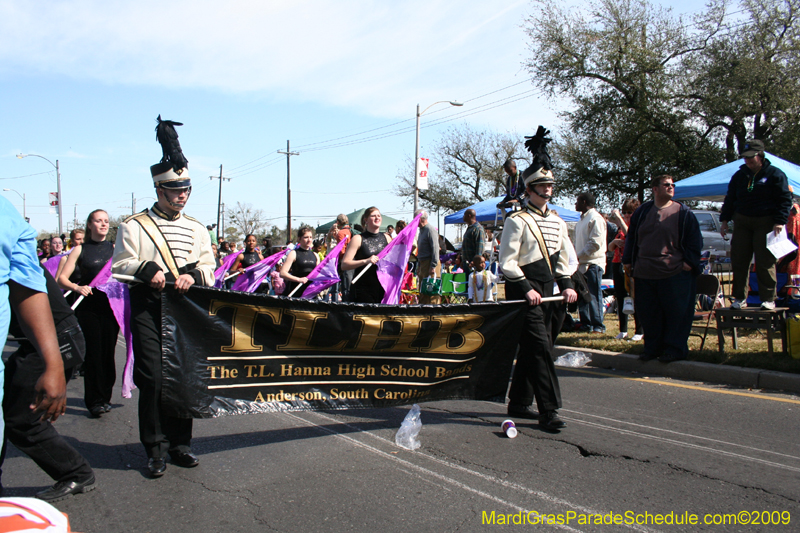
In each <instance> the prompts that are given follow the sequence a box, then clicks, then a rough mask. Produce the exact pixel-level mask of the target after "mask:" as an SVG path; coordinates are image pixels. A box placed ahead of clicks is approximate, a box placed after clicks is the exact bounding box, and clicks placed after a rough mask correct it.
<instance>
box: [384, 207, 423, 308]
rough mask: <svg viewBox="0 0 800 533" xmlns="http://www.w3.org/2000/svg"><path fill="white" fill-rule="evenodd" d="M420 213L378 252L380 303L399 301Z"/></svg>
mask: <svg viewBox="0 0 800 533" xmlns="http://www.w3.org/2000/svg"><path fill="white" fill-rule="evenodd" d="M421 214H422V213H420V215H421ZM420 215H417V216H416V217H414V220H412V221H411V223H410V224H409V225H408V226H406V227H405V228H403V231H401V232H400V233H398V234H397V237H395V238H394V240H393V241H392V242H390V243H389V244H387V245H386V248H384V249H383V250H381V252H380V253H379V254H378V264H377V265H376V267H377V268H378V281H380V282H381V286H383V290H384V295H383V300H381V303H382V304H390V305H397V304H398V302H399V301H400V286H401V285H402V284H403V274H405V271H406V265H408V256H409V255H411V247H412V246H414V238H415V237H416V236H417V228H418V227H419V217H420Z"/></svg>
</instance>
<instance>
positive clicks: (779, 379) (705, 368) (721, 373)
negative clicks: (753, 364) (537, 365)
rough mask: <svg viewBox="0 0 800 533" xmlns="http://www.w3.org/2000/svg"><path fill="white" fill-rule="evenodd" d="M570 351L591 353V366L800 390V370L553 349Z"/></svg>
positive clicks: (563, 350) (560, 352) (559, 352)
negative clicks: (799, 371)
mask: <svg viewBox="0 0 800 533" xmlns="http://www.w3.org/2000/svg"><path fill="white" fill-rule="evenodd" d="M568 352H584V353H587V354H591V356H592V360H591V361H590V362H589V366H594V367H598V368H611V369H615V370H623V371H628V372H631V371H635V372H640V373H642V374H653V375H657V376H664V377H668V378H675V379H683V380H689V381H705V382H708V383H718V384H722V385H732V386H736V387H748V388H753V389H770V390H779V391H784V392H793V393H800V374H790V373H788V372H775V371H773V370H759V369H757V368H744V367H741V366H728V365H717V364H713V363H701V362H698V361H675V362H674V363H669V364H664V363H660V362H659V361H657V360H653V361H647V362H643V361H640V360H639V356H638V355H630V354H625V353H617V352H607V351H604V350H594V349H592V348H577V347H575V346H560V345H556V346H555V348H554V349H553V355H554V356H555V357H558V356H560V355H563V354H565V353H568ZM564 368H565V367H564Z"/></svg>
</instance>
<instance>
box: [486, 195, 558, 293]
mask: <svg viewBox="0 0 800 533" xmlns="http://www.w3.org/2000/svg"><path fill="white" fill-rule="evenodd" d="M537 227H538V229H539V231H540V232H541V239H542V241H543V242H544V246H545V247H546V248H547V249H546V250H542V247H541V246H540V240H539V238H537V235H536V233H538V232H536V233H535V230H536V228H537ZM571 248H572V242H571V241H570V240H569V234H568V233H567V224H566V223H565V222H564V221H563V220H562V219H561V218H559V217H558V216H557V215H556V214H554V213H553V212H552V211H550V210H548V211H546V212H544V213H542V212H541V211H539V209H537V208H536V207H533V206H531V205H530V204H527V205H526V206H525V209H524V210H520V211H517V212H516V213H513V214H512V215H510V216H509V217H508V218H506V221H505V225H504V227H503V233H502V236H501V237H500V258H499V264H500V268H501V269H502V271H503V276H504V277H505V279H506V283H511V284H519V288H520V289H521V290H522V292H523V293H527V292H528V291H529V290H531V289H533V288H534V287H533V286H532V285H531V284H530V283H529V280H530V281H534V282H537V284H538V285H541V286H543V285H544V284H546V283H548V282H552V281H553V280H555V281H556V282H558V286H559V288H560V289H561V290H562V291H563V290H564V289H571V288H573V285H572V279H571V278H570V274H571V272H572V269H571V268H570V266H569V255H570V249H571ZM573 253H574V252H573ZM545 254H546V255H545ZM548 257H549V259H550V260H549V261H548V260H547V258H548ZM551 265H552V269H553V270H551Z"/></svg>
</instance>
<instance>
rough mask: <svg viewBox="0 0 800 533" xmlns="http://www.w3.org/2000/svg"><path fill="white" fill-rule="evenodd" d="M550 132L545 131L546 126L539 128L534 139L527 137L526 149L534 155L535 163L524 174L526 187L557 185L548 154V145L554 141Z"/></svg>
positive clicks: (523, 178)
mask: <svg viewBox="0 0 800 533" xmlns="http://www.w3.org/2000/svg"><path fill="white" fill-rule="evenodd" d="M549 134H550V130H547V129H545V127H544V126H539V129H538V130H536V135H534V136H533V137H525V138H526V139H528V140H527V141H525V148H527V149H528V151H529V152H530V153H532V154H533V162H532V163H531V165H530V166H529V167H528V168H526V169H525V172H523V173H522V180H523V181H524V182H525V186H526V187H527V186H528V185H539V184H540V183H555V182H556V179H555V177H554V176H553V163H552V162H551V161H550V154H548V153H547V143H549V142H550V141H552V139H549V138H548V137H547V135H549Z"/></svg>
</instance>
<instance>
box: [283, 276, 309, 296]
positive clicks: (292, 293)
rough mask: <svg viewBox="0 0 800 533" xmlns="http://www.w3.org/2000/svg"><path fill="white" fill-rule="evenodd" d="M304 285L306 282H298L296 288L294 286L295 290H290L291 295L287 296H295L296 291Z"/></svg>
mask: <svg viewBox="0 0 800 533" xmlns="http://www.w3.org/2000/svg"><path fill="white" fill-rule="evenodd" d="M309 281H311V280H309ZM303 285H304V283H298V284H297V287H295V288H294V290H292V292H290V293H289V296H287V298H291V297H292V296H294V293H296V292H297V289H299V288H300V287H302V286H303Z"/></svg>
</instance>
